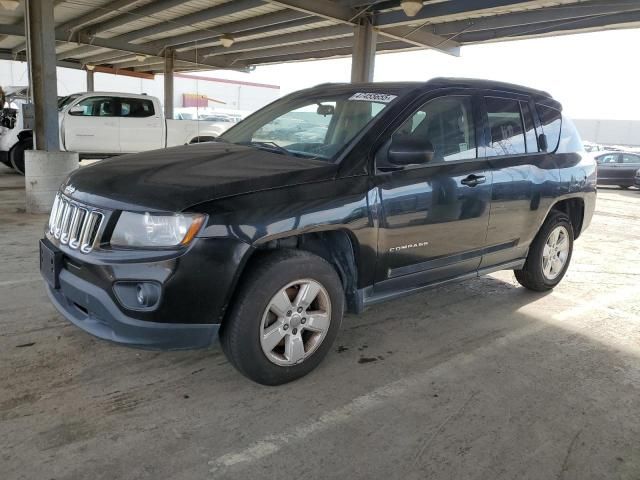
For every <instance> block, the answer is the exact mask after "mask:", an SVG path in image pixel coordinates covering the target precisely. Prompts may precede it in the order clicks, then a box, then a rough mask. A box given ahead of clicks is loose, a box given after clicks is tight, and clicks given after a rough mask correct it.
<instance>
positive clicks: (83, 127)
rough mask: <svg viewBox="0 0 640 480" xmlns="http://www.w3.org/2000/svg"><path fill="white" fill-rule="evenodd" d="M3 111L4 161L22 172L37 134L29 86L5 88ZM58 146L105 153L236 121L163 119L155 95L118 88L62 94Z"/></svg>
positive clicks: (83, 154)
mask: <svg viewBox="0 0 640 480" xmlns="http://www.w3.org/2000/svg"><path fill="white" fill-rule="evenodd" d="M7 90H8V91H7V93H8V95H7V103H8V104H9V108H3V109H2V113H1V114H0V161H2V162H3V163H5V164H6V165H9V166H11V167H13V168H14V169H15V170H17V171H18V172H20V173H23V174H24V151H25V150H29V149H31V148H33V134H32V132H31V131H30V130H25V129H24V128H23V122H22V118H21V117H22V115H21V113H20V103H22V102H24V101H25V97H26V95H25V94H26V91H25V89H24V87H23V88H22V90H20V89H17V88H16V87H13V88H11V87H10V88H9V89H7ZM58 111H59V113H58V118H59V122H60V148H61V150H64V151H68V152H78V153H79V154H80V158H104V157H110V156H114V155H119V154H122V153H135V152H142V151H145V150H153V149H157V148H164V147H172V146H175V145H183V144H186V143H195V142H203V141H210V140H212V139H213V138H215V137H217V136H218V135H220V134H221V133H222V132H224V131H225V130H227V129H228V128H229V127H231V126H233V122H221V121H216V122H210V121H206V120H165V119H164V115H163V111H162V107H161V105H160V102H159V101H158V99H157V98H155V97H152V96H147V95H134V94H129V93H114V92H87V93H76V94H73V95H68V96H66V97H61V98H59V99H58Z"/></svg>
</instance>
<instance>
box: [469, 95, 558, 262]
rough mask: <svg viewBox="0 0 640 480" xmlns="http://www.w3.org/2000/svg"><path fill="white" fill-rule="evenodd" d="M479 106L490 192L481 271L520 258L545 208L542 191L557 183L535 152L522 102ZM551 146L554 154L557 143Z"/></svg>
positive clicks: (508, 99) (493, 98) (488, 99)
mask: <svg viewBox="0 0 640 480" xmlns="http://www.w3.org/2000/svg"><path fill="white" fill-rule="evenodd" d="M483 100H484V101H483V105H484V109H483V110H484V111H483V119H484V122H485V135H484V138H485V145H484V149H483V151H484V155H485V158H486V160H487V162H488V164H489V166H490V168H491V171H492V174H493V190H492V198H491V219H490V221H489V229H488V232H487V245H486V253H485V255H484V257H483V259H482V265H481V268H491V267H495V266H498V265H504V264H507V263H509V262H512V261H517V260H518V259H521V258H523V257H524V256H526V252H527V248H528V245H529V243H530V242H531V240H532V239H533V237H534V236H535V234H536V232H537V230H538V228H539V227H540V217H541V215H542V214H543V209H544V207H545V202H546V201H547V200H548V198H550V197H551V196H552V195H553V192H550V191H548V188H547V186H548V184H549V182H548V180H549V179H550V178H552V177H554V176H556V177H557V168H556V164H555V162H554V161H553V160H552V158H551V155H548V154H546V152H540V151H539V146H538V141H537V137H538V135H539V134H540V133H542V132H541V131H540V132H539V131H538V130H540V129H539V128H538V129H536V126H535V117H534V114H533V108H535V107H534V105H533V103H531V102H530V99H529V97H528V96H524V95H518V94H507V93H487V94H486V95H485V96H484V99H483ZM549 133H551V132H549ZM548 138H549V136H548ZM554 142H555V143H554V145H553V146H552V147H551V148H553V149H554V150H555V146H556V145H557V143H558V142H557V139H556V140H554ZM545 197H546V198H545Z"/></svg>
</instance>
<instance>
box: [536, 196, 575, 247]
mask: <svg viewBox="0 0 640 480" xmlns="http://www.w3.org/2000/svg"><path fill="white" fill-rule="evenodd" d="M553 211H558V212H562V213H565V214H566V215H567V216H568V217H569V220H570V221H571V226H572V227H573V236H574V238H575V239H577V238H578V237H579V236H580V234H581V233H582V226H583V224H584V213H585V204H584V199H583V198H581V197H571V198H565V199H562V200H558V201H557V202H556V203H554V204H553V205H552V206H551V208H550V209H549V212H547V216H546V217H548V216H549V214H550V213H551V212H553ZM546 217H545V220H546Z"/></svg>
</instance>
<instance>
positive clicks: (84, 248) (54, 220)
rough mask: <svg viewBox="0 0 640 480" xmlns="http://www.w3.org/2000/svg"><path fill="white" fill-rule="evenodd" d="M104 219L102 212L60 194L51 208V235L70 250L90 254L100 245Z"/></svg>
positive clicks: (49, 227) (49, 225)
mask: <svg viewBox="0 0 640 480" xmlns="http://www.w3.org/2000/svg"><path fill="white" fill-rule="evenodd" d="M104 218H105V217H104V214H103V213H102V212H101V211H99V210H97V209H94V208H91V207H88V206H86V205H82V204H80V203H78V202H76V201H75V200H71V199H68V198H66V197H64V196H63V195H61V194H58V195H56V198H55V200H54V201H53V206H52V207H51V215H50V216H49V224H48V230H49V234H50V235H51V236H52V237H53V238H55V239H57V240H59V241H60V243H61V244H63V245H68V246H69V248H72V249H74V250H76V249H79V250H80V251H81V252H82V253H89V252H91V251H92V250H93V249H94V248H95V247H96V246H97V245H98V244H99V243H100V236H101V235H102V228H103V226H104V225H103V223H104Z"/></svg>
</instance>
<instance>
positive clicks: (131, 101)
mask: <svg viewBox="0 0 640 480" xmlns="http://www.w3.org/2000/svg"><path fill="white" fill-rule="evenodd" d="M120 102H121V108H120V116H121V117H136V118H144V117H150V116H152V115H153V114H154V110H153V102H152V101H151V100H144V99H141V98H122V99H120Z"/></svg>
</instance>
